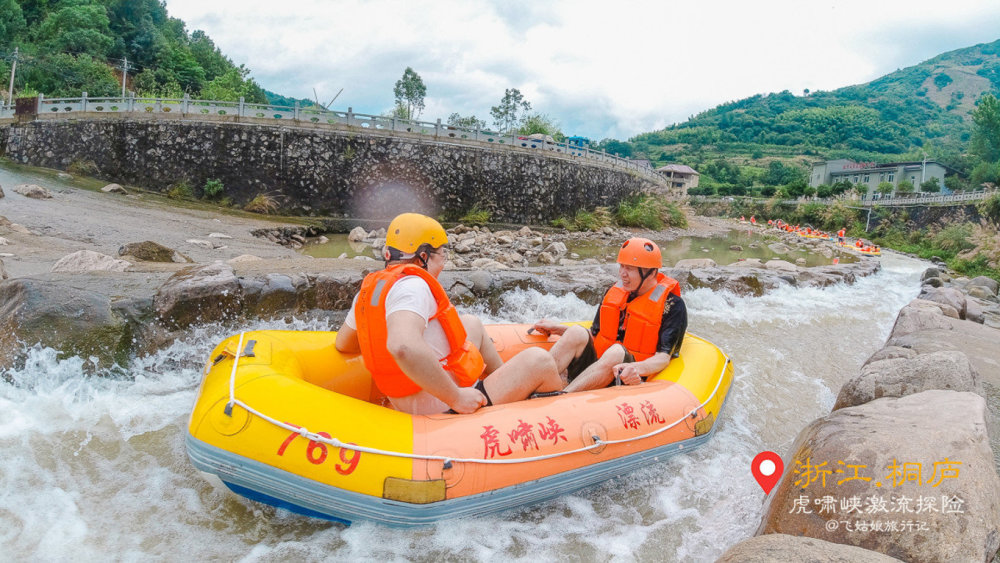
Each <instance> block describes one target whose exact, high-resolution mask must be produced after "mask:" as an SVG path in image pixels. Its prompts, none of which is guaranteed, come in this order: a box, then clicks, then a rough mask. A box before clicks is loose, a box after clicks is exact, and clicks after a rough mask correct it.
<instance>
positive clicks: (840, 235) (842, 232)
mask: <svg viewBox="0 0 1000 563" xmlns="http://www.w3.org/2000/svg"><path fill="white" fill-rule="evenodd" d="M845 235H847V229H846V228H845V227H841V229H840V230H839V231H837V242H838V243H840V244H844V236H845Z"/></svg>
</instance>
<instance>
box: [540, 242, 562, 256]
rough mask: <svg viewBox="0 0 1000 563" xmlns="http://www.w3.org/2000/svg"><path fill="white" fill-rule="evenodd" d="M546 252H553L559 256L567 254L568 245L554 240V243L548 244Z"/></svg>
mask: <svg viewBox="0 0 1000 563" xmlns="http://www.w3.org/2000/svg"><path fill="white" fill-rule="evenodd" d="M545 252H548V253H549V254H551V255H553V256H557V257H559V256H562V255H564V254H566V252H567V249H566V245H565V244H563V243H561V242H559V241H556V242H553V243H551V244H549V245H548V246H546V247H545Z"/></svg>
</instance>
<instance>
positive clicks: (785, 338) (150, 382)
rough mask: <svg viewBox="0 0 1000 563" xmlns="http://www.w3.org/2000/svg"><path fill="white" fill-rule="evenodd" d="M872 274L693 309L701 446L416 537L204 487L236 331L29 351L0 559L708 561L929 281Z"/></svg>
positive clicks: (735, 533) (702, 297)
mask: <svg viewBox="0 0 1000 563" xmlns="http://www.w3.org/2000/svg"><path fill="white" fill-rule="evenodd" d="M882 263H883V269H882V271H881V272H880V273H878V274H876V275H874V276H872V277H869V278H866V279H862V280H860V281H858V283H856V284H855V285H852V286H846V285H845V286H835V287H831V288H826V289H791V288H786V289H780V290H777V291H775V292H773V293H770V294H768V295H766V296H764V297H761V298H746V297H737V296H733V295H730V294H726V293H713V292H711V291H709V290H704V289H699V290H694V291H690V292H687V293H686V294H685V299H686V301H687V303H688V308H689V311H690V326H689V329H690V330H691V331H692V332H694V333H696V334H699V335H701V336H703V337H706V338H708V339H709V340H711V341H713V342H715V343H716V344H717V345H718V346H720V347H721V348H722V349H723V350H724V351H725V352H726V353H727V354H729V356H730V357H731V358H732V360H733V362H734V363H735V368H736V371H735V381H734V384H733V388H732V390H731V391H730V394H729V398H728V401H727V404H726V407H725V409H724V411H723V413H722V416H721V419H720V426H719V428H718V432H717V433H716V435H715V437H714V438H713V439H712V440H711V441H710V442H709V443H708V444H707V445H705V446H704V447H702V448H700V449H698V450H695V451H692V452H688V453H685V454H683V455H679V456H675V457H672V458H669V459H666V460H662V461H660V462H659V463H658V464H655V465H651V466H648V467H646V468H644V469H641V470H639V471H636V472H633V473H630V474H627V475H623V476H621V477H619V478H617V479H615V480H613V481H610V482H608V483H606V484H604V485H601V486H598V487H595V488H591V489H588V490H585V491H581V492H579V493H576V494H574V495H570V496H564V497H561V498H558V499H555V500H552V501H549V502H547V503H544V504H541V505H536V506H532V507H528V508H524V509H520V510H515V511H511V512H507V513H503V514H500V515H495V516H491V517H487V518H475V519H466V520H462V521H447V522H442V523H439V524H437V525H435V526H431V527H427V528H423V529H417V530H396V529H389V528H384V527H380V526H377V525H374V524H369V523H359V524H355V525H353V526H350V527H344V526H342V525H339V524H332V523H328V522H324V521H319V520H312V519H309V518H305V517H301V516H297V515H294V514H291V513H288V512H284V511H279V510H276V509H273V508H271V507H268V506H263V505H259V504H255V503H252V502H249V501H246V500H243V499H241V498H238V497H235V496H234V495H231V494H229V493H226V492H223V491H219V490H216V489H213V488H212V487H211V486H210V485H208V484H207V483H206V482H205V481H203V480H202V479H201V478H200V476H199V475H198V474H197V472H196V471H195V470H194V469H193V468H192V467H191V465H190V463H189V462H188V459H187V456H186V453H185V450H184V435H185V431H186V424H187V418H188V414H189V412H190V409H191V407H192V405H193V403H194V399H195V392H196V389H197V385H198V383H199V378H200V371H201V366H202V363H203V362H204V360H205V358H206V356H207V355H208V353H209V351H210V350H211V348H212V346H213V345H214V343H215V342H217V341H218V340H219V339H221V338H222V337H223V336H225V335H228V334H229V333H230V332H232V330H233V329H232V328H231V327H230V328H222V327H213V326H210V327H202V328H201V329H199V330H198V331H197V332H196V333H195V334H194V335H193V336H192V337H190V338H189V339H187V340H186V341H178V342H176V343H175V344H173V345H172V346H171V347H170V348H168V349H166V350H163V351H161V352H159V353H158V354H156V355H155V356H153V357H149V358H145V359H139V360H136V362H135V363H134V365H133V366H132V367H131V368H130V370H129V373H128V374H127V376H126V377H122V376H121V375H120V374H119V375H117V376H115V377H95V376H90V377H88V376H84V375H83V370H82V368H81V366H82V364H83V363H84V361H85V360H84V359H81V358H71V359H64V360H59V359H57V354H56V352H55V351H54V350H51V349H41V348H34V349H32V350H31V351H30V357H29V360H28V362H27V363H26V365H25V367H24V368H23V369H17V370H10V371H7V372H4V373H2V374H0V451H2V452H3V456H2V459H0V553H2V555H0V559H2V560H8V561H18V560H32V561H52V560H60V561H64V560H70V559H73V560H98V559H99V560H104V559H109V558H110V559H115V560H125V561H133V560H147V559H149V558H153V559H156V560H185V561H187V560H202V559H225V560H243V561H284V560H320V559H330V560H355V559H361V560H372V559H379V560H383V559H385V560H402V559H406V560H442V559H445V560H467V559H493V560H498V559H503V560H508V559H521V560H527V559H531V560H538V559H541V560H556V559H566V558H569V559H574V560H584V561H607V560H609V559H615V560H625V561H628V560H664V561H682V560H683V561H692V560H693V561H707V560H714V559H715V558H716V557H718V556H719V555H720V554H721V553H722V552H723V551H725V550H726V549H727V548H728V547H729V546H731V545H732V544H734V543H736V542H738V541H740V540H742V539H745V538H747V537H748V536H750V535H752V534H753V532H754V530H755V529H756V527H757V525H758V523H759V514H760V508H761V503H762V501H763V499H764V495H763V493H762V491H761V490H760V488H759V487H758V486H757V484H756V482H755V481H754V480H753V478H752V477H751V474H750V470H749V466H750V461H751V460H752V459H753V457H754V456H755V455H756V454H757V453H758V452H760V451H762V450H773V451H776V452H778V453H779V454H781V455H786V456H787V455H788V453H789V452H788V448H789V447H790V446H791V443H792V441H793V440H794V438H795V436H796V435H797V434H798V432H799V431H800V430H801V429H802V428H803V427H804V426H805V425H806V424H808V423H809V422H810V421H812V420H813V419H815V418H817V417H820V416H823V415H825V414H827V413H828V412H829V410H830V408H831V406H832V405H833V402H834V399H835V397H836V393H837V391H838V390H839V388H840V386H841V385H842V384H843V383H844V382H845V381H846V380H847V379H849V378H850V377H852V376H854V375H856V374H857V373H858V369H859V367H860V366H861V364H862V363H863V362H864V361H865V359H867V358H868V356H869V355H870V354H871V353H872V352H874V351H875V350H877V349H878V348H880V347H881V346H882V344H883V342H884V340H885V338H886V337H887V335H888V333H889V330H890V328H891V327H892V323H893V321H894V319H895V316H896V313H897V312H898V311H899V309H900V308H901V307H902V306H903V305H905V304H906V303H907V302H909V301H910V300H911V299H913V298H914V297H916V295H917V293H918V289H919V282H918V279H919V275H920V272H921V271H922V270H923V269H924V267H925V264H924V263H922V262H919V261H917V260H913V259H909V258H905V257H900V256H898V255H894V254H887V255H886V256H883V258H882ZM502 311H503V313H502V315H503V316H502V317H497V316H495V315H494V316H492V320H493V321H522V322H523V321H530V320H534V319H535V318H537V317H540V316H548V317H552V318H562V319H589V318H591V317H592V316H593V313H594V308H593V307H592V306H588V305H586V304H585V303H584V302H582V301H580V300H579V299H577V298H575V297H574V296H564V297H556V296H551V295H542V294H539V293H535V292H521V291H518V292H513V293H510V294H508V295H507V296H506V304H505V306H504V307H503V309H502ZM247 328H251V329H258V328H297V329H327V328H329V327H327V326H325V325H323V326H320V325H316V324H309V323H306V322H300V321H292V323H291V326H289V325H288V324H286V323H285V322H281V321H276V322H269V323H258V324H256V325H254V326H252V327H247Z"/></svg>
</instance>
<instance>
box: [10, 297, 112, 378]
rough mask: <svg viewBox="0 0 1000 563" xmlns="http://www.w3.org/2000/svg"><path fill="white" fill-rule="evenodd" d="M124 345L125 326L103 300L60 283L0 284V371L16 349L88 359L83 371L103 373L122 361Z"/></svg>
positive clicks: (108, 301) (16, 354)
mask: <svg viewBox="0 0 1000 563" xmlns="http://www.w3.org/2000/svg"><path fill="white" fill-rule="evenodd" d="M130 342H131V338H130V332H129V330H128V326H127V323H126V322H125V320H124V319H122V318H121V316H119V315H117V314H116V313H115V312H114V311H113V309H112V305H111V298H110V297H109V296H108V295H106V294H102V293H98V292H95V291H91V290H88V289H80V288H77V287H75V286H74V285H73V284H69V283H65V282H64V281H52V280H43V279H36V278H23V277H22V278H15V279H11V280H6V281H0V366H3V367H9V366H11V365H12V364H13V363H14V362H15V361H16V360H17V358H18V357H19V356H20V354H21V351H22V345H26V346H33V345H35V344H41V345H42V346H47V347H51V348H54V349H56V350H58V351H59V353H60V356H61V357H70V356H80V357H83V358H94V359H95V360H96V361H92V362H88V363H87V364H86V366H85V367H86V369H96V368H98V367H104V368H107V367H109V366H111V365H112V364H114V363H115V362H116V361H117V362H119V363H124V362H125V361H126V360H127V356H128V354H127V348H128V344H129V343H130Z"/></svg>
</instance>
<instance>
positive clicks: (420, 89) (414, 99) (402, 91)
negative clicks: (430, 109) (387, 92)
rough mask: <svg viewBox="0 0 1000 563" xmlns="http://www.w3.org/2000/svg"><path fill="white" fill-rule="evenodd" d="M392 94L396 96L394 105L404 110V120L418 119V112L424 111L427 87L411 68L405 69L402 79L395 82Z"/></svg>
mask: <svg viewBox="0 0 1000 563" xmlns="http://www.w3.org/2000/svg"><path fill="white" fill-rule="evenodd" d="M392 93H393V94H395V96H396V105H397V106H399V107H404V108H406V119H416V118H418V117H420V112H422V111H424V96H426V95H427V86H424V81H423V80H422V79H421V78H420V75H419V74H417V73H416V72H414V70H413V69H412V68H410V67H406V70H404V71H403V77H402V78H400V79H399V80H397V81H396V87H395V88H393V89H392Z"/></svg>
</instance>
